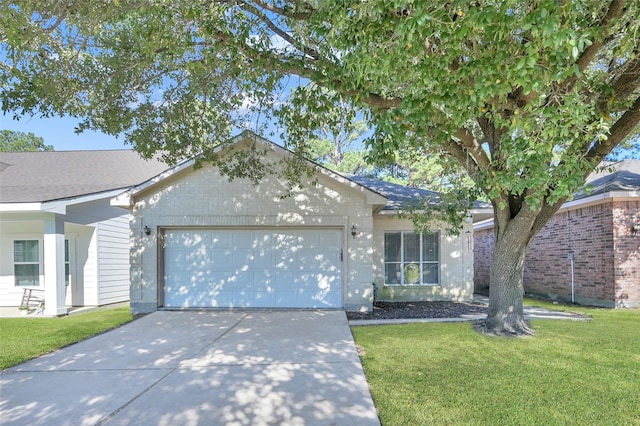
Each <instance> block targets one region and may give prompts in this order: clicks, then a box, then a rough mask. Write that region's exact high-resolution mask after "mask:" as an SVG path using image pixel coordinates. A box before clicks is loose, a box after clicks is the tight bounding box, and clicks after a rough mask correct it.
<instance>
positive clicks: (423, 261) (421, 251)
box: [382, 230, 441, 287]
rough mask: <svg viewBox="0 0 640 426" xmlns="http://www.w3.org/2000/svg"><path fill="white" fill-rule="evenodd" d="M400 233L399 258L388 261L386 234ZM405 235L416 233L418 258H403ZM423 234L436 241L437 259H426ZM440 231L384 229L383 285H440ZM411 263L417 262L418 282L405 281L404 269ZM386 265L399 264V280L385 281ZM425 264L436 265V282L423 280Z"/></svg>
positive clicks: (404, 255)
mask: <svg viewBox="0 0 640 426" xmlns="http://www.w3.org/2000/svg"><path fill="white" fill-rule="evenodd" d="M398 234H400V256H399V257H400V260H393V261H388V260H387V259H388V256H387V254H388V253H387V236H389V235H396V236H397V235H398ZM407 235H412V236H415V235H418V236H419V242H420V244H419V247H418V251H419V260H417V261H416V260H405V258H406V253H405V250H406V246H405V236H407ZM425 236H432V237H433V238H435V242H436V248H437V251H438V252H437V259H436V260H426V257H425V253H424V244H425V239H424V237H425ZM440 241H441V240H440V231H436V232H431V233H423V232H415V231H406V230H387V231H384V241H383V254H382V260H383V265H384V266H383V268H384V269H383V279H384V285H385V286H411V287H433V286H439V285H440V279H441V278H440V264H441V253H440V252H441V244H440ZM411 264H418V265H419V281H418V282H414V283H411V282H406V274H407V273H406V270H405V268H407V265H411ZM388 265H400V266H399V274H398V272H396V273H397V274H398V275H399V276H400V282H391V283H389V282H387V277H388V274H389V273H388V270H387V267H388ZM426 265H436V271H437V280H436V282H424V273H425V266H426Z"/></svg>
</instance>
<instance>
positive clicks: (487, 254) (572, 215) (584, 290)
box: [475, 201, 640, 307]
mask: <svg viewBox="0 0 640 426" xmlns="http://www.w3.org/2000/svg"><path fill="white" fill-rule="evenodd" d="M639 204H640V203H639V202H637V201H629V202H626V201H625V202H613V201H608V202H604V203H601V204H596V205H591V206H586V207H582V208H576V209H573V210H568V211H563V212H560V213H558V214H556V215H555V216H554V217H553V218H551V220H550V221H549V223H547V224H546V225H545V227H544V228H543V229H542V230H541V231H540V232H539V233H538V235H537V236H536V237H535V238H534V240H533V241H532V242H531V245H530V246H529V250H528V251H527V256H526V259H525V270H524V288H525V291H526V292H527V293H529V294H532V295H536V296H542V297H545V298H549V299H552V300H562V301H571V294H572V290H571V260H570V259H569V254H571V253H572V254H573V257H574V260H573V272H574V298H575V299H574V300H575V301H576V302H577V303H580V304H585V305H595V306H605V307H621V306H625V307H627V306H637V305H638V304H639V303H638V302H639V301H640V295H639V292H640V279H639V275H638V274H639V272H638V270H639V268H640V259H639V258H640V254H639V253H640V250H639V244H640V241H639V240H640V236H632V235H631V231H630V226H631V223H632V222H633V221H634V220H636V221H637V220H638V215H639V213H638V212H639V211H640V209H639ZM636 223H637V222H636ZM493 239H494V236H493V229H492V228H489V229H482V230H478V231H476V232H475V240H476V241H475V247H476V253H475V285H476V291H478V292H483V291H485V289H486V288H488V285H489V271H490V263H491V249H492V247H493Z"/></svg>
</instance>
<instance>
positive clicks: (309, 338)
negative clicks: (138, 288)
mask: <svg viewBox="0 0 640 426" xmlns="http://www.w3.org/2000/svg"><path fill="white" fill-rule="evenodd" d="M0 423H1V424H3V425H13V424H20V425H27V424H28V425H40V424H42V425H44V424H46V425H103V424H106V425H171V426H173V425H197V424H200V425H276V424H277V425H379V421H378V418H377V415H376V410H375V407H374V405H373V401H372V399H371V394H370V393H369V388H368V385H367V382H366V379H365V377H364V373H363V371H362V367H361V364H360V360H359V358H358V354H357V352H356V348H355V344H354V341H353V338H352V336H351V331H350V330H349V327H348V324H347V319H346V315H345V313H344V312H342V311H252V312H219V311H216V312H212V311H202V312H169V311H160V312H155V313H153V314H150V315H147V316H145V317H142V318H140V319H138V320H136V321H133V322H131V323H129V324H126V325H124V326H122V327H120V328H118V329H115V330H112V331H110V332H108V333H104V334H102V335H99V336H96V337H94V338H91V339H88V340H86V341H84V342H80V343H77V344H75V345H72V346H69V347H67V348H64V349H61V350H59V351H57V352H54V353H52V354H49V355H46V356H43V357H41V358H38V359H35V360H32V361H29V362H27V363H24V364H21V365H19V366H16V367H13V368H10V369H7V370H5V371H3V372H2V374H1V375H0Z"/></svg>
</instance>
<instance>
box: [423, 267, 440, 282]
mask: <svg viewBox="0 0 640 426" xmlns="http://www.w3.org/2000/svg"><path fill="white" fill-rule="evenodd" d="M422 284H438V264H437V263H424V264H422Z"/></svg>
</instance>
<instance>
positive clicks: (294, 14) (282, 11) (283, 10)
mask: <svg viewBox="0 0 640 426" xmlns="http://www.w3.org/2000/svg"><path fill="white" fill-rule="evenodd" d="M252 1H253V3H255V4H256V5H258V7H260V8H262V9H264V10H268V11H269V12H271V13H275V14H277V15H280V16H284V17H286V18H291V19H295V20H298V21H303V20H305V19H308V18H309V17H310V16H311V13H312V12H313V11H314V9H313V7H311V6H310V5H309V4H307V3H304V4H303V6H304V9H306V11H304V12H301V11H299V10H298V7H297V6H298V4H299V3H300V2H298V1H296V2H295V3H296V8H295V10H293V11H291V10H290V9H289V8H288V7H287V6H286V5H285V6H284V7H277V6H274V5H272V4H269V3H267V2H264V1H262V0H252Z"/></svg>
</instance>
